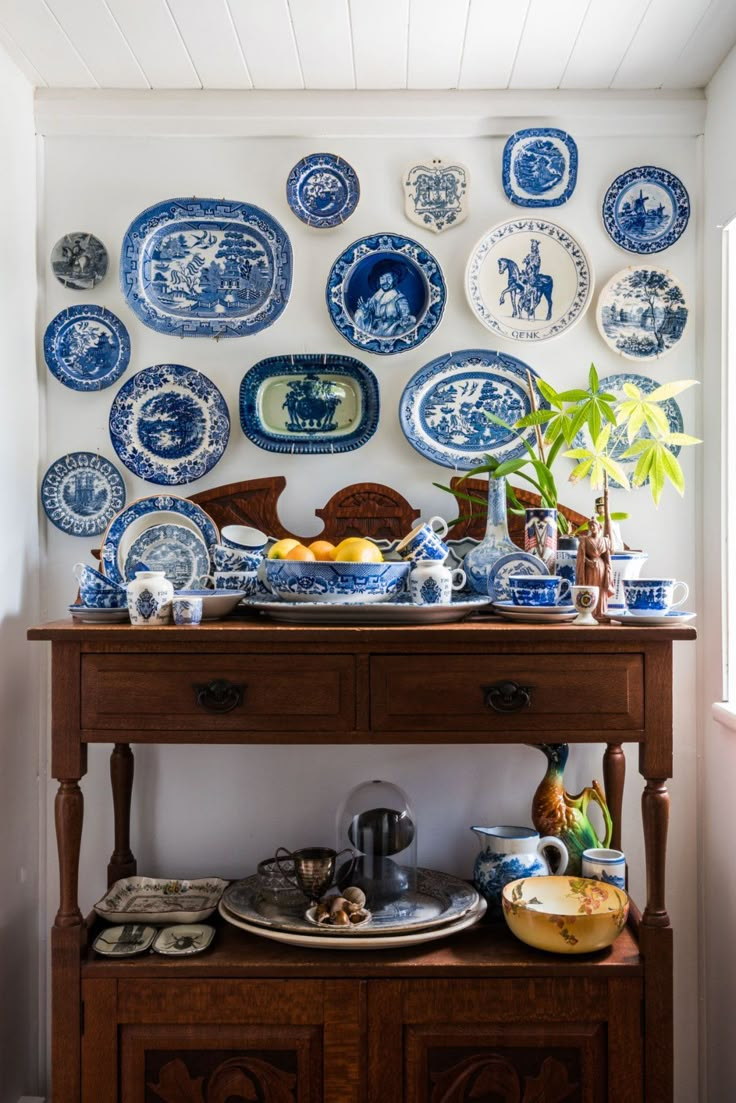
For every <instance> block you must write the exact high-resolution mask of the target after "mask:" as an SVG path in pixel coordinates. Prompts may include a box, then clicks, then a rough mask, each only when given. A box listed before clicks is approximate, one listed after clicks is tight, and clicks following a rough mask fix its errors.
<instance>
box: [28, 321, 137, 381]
mask: <svg viewBox="0 0 736 1103" xmlns="http://www.w3.org/2000/svg"><path fill="white" fill-rule="evenodd" d="M43 354H44V357H45V359H46V364H47V366H48V369H49V371H50V372H51V374H52V375H54V376H56V378H57V379H58V380H59V382H60V383H63V384H64V386H65V387H71V389H72V390H73V391H101V390H103V389H104V388H105V387H109V386H110V384H111V383H114V382H115V380H116V379H119V378H120V376H121V375H122V374H123V372H124V371H125V369H126V368H127V366H128V362H129V361H130V337H129V336H128V331H127V329H126V328H125V326H124V325H123V323H122V322H121V321H120V319H119V318H118V317H117V316H116V315H115V314H113V313H112V311H111V310H106V309H105V307H104V306H91V305H86V306H68V307H67V308H66V310H62V311H61V312H60V313H59V314H57V315H56V317H55V318H54V319H53V321H52V322H50V323H49V325H48V326H47V328H46V332H45V333H44V336H43Z"/></svg>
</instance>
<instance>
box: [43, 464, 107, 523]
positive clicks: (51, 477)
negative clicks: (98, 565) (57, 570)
mask: <svg viewBox="0 0 736 1103" xmlns="http://www.w3.org/2000/svg"><path fill="white" fill-rule="evenodd" d="M41 504H42V505H43V508H44V512H45V513H46V516H47V517H48V519H49V521H51V522H52V524H54V525H56V527H57V528H58V529H61V531H62V532H66V533H68V534H69V535H70V536H96V535H97V534H98V533H100V532H104V531H105V529H106V528H107V526H108V525H109V523H110V521H111V520H112V519H113V517H114V516H115V514H116V513H117V512H118V511H119V510H121V509H122V508H123V506H124V505H125V483H124V482H123V479H122V476H121V474H120V472H119V471H118V469H117V467H115V466H114V465H113V464H111V463H110V461H109V460H106V459H105V458H104V457H103V456H100V455H99V453H98V452H69V453H68V454H67V455H66V456H61V457H60V458H59V459H58V460H55V461H54V463H52V464H51V466H50V467H49V469H48V471H47V472H46V474H45V475H44V477H43V482H42V483H41Z"/></svg>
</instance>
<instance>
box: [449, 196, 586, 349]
mask: <svg viewBox="0 0 736 1103" xmlns="http://www.w3.org/2000/svg"><path fill="white" fill-rule="evenodd" d="M465 293H466V295H467V297H468V302H469V303H470V307H471V309H472V311H473V313H474V314H475V315H476V317H477V318H478V319H479V320H480V321H481V322H482V323H483V325H484V326H485V327H486V329H490V330H491V331H492V332H493V333H497V334H498V335H499V336H500V337H506V338H508V339H510V340H512V341H545V340H548V339H549V338H550V337H556V336H558V334H560V333H564V332H565V330H567V329H570V328H571V327H572V326H574V325H575V323H576V322H579V321H580V319H581V318H582V316H583V314H584V313H585V311H586V310H587V309H588V306H589V304H590V299H591V296H592V294H593V269H592V267H591V264H590V261H589V260H588V258H587V256H586V254H585V251H584V249H583V247H582V246H581V245H580V244H579V243H578V242H577V241H576V240H575V238H574V237H573V236H572V235H571V234H569V233H568V232H567V230H564V229H563V228H562V226H557V225H556V224H555V223H553V222H546V221H545V220H544V219H541V218H515V219H513V220H512V221H511V222H502V223H501V224H500V225H498V226H494V227H493V229H492V230H488V231H487V232H486V233H485V234H484V235H483V237H482V238H481V239H480V241H479V242H478V243H477V245H476V246H475V248H474V249H473V251H472V253H471V254H470V259H469V261H468V265H467V268H466V270H465Z"/></svg>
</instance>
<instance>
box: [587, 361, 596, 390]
mask: <svg viewBox="0 0 736 1103" xmlns="http://www.w3.org/2000/svg"><path fill="white" fill-rule="evenodd" d="M588 385H589V386H590V389H591V391H597V390H598V372H597V371H596V370H595V364H591V365H590V371H589V372H588Z"/></svg>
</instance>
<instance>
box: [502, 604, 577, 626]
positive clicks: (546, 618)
mask: <svg viewBox="0 0 736 1103" xmlns="http://www.w3.org/2000/svg"><path fill="white" fill-rule="evenodd" d="M494 609H495V610H496V612H497V613H498V615H499V616H501V617H505V618H506V620H517V621H521V622H522V623H526V624H570V623H571V622H572V621H574V620H575V618H576V617H577V615H578V612H577V609H575V608H574V607H573V608H572V609H567V610H566V611H565V612H562V613H560V612H557V613H553V612H549V613H539V612H537V611H536V610H535V609H530V608H529V606H524V608H523V610H520V609H518V608H516V607H515V608H513V609H509V608H508V606H507V607H506V608H504V606H503V605H499V604H496V605H494Z"/></svg>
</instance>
